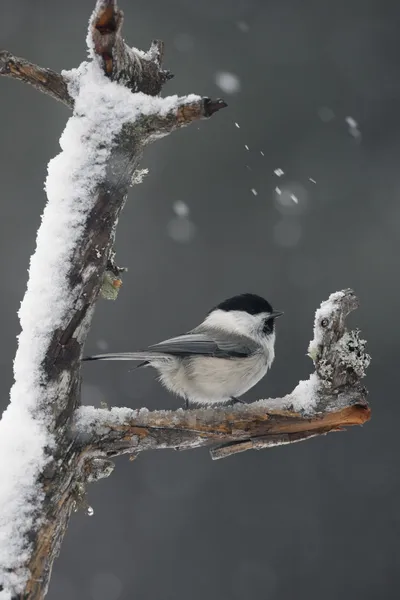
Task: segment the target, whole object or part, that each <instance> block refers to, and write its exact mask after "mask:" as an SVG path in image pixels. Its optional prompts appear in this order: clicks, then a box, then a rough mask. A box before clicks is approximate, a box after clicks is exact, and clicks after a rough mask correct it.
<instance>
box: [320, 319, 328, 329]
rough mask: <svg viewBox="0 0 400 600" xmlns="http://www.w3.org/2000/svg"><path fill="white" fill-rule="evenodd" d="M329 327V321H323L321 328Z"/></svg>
mask: <svg viewBox="0 0 400 600" xmlns="http://www.w3.org/2000/svg"><path fill="white" fill-rule="evenodd" d="M327 325H328V319H322V321H321V327H327Z"/></svg>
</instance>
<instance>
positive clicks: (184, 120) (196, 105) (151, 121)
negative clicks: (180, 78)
mask: <svg viewBox="0 0 400 600" xmlns="http://www.w3.org/2000/svg"><path fill="white" fill-rule="evenodd" d="M177 105H178V106H177V107H174V108H173V109H172V110H170V111H168V112H167V113H166V114H163V115H161V114H159V113H157V114H153V115H150V116H148V117H143V118H142V120H141V126H142V128H143V135H144V136H148V139H149V141H153V140H154V139H158V138H159V137H160V135H167V134H168V133H171V132H172V131H175V130H176V129H180V128H181V127H186V125H190V123H193V122H194V121H198V120H199V119H208V118H210V117H211V116H212V115H213V114H214V113H216V112H218V111H219V110H221V109H223V108H226V106H228V105H227V104H226V102H225V101H224V100H221V99H220V98H219V99H217V100H211V99H210V98H199V97H197V96H193V95H191V96H184V97H183V98H179V99H178V100H177Z"/></svg>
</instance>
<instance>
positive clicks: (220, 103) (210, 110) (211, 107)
mask: <svg viewBox="0 0 400 600" xmlns="http://www.w3.org/2000/svg"><path fill="white" fill-rule="evenodd" d="M227 106H228V104H227V103H226V102H225V100H222V98H217V100H211V98H204V113H205V116H206V117H211V116H212V115H213V114H214V113H216V112H218V111H219V110H221V109H222V108H226V107H227Z"/></svg>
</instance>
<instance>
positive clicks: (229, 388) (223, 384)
mask: <svg viewBox="0 0 400 600" xmlns="http://www.w3.org/2000/svg"><path fill="white" fill-rule="evenodd" d="M281 315H283V313H282V312H280V311H277V310H273V309H272V306H271V305H270V303H269V302H267V300H264V298H261V296H257V295H256V294H240V295H239V296H233V297H232V298H228V299H227V300H224V302H221V303H220V304H218V305H217V306H216V307H215V308H213V309H212V310H210V312H209V313H208V315H207V316H206V318H205V319H204V321H203V322H202V323H200V325H198V326H197V327H195V328H194V329H192V330H191V331H188V332H187V333H185V334H183V335H179V336H178V337H174V338H171V339H168V340H165V341H163V342H159V343H158V344H154V345H152V346H149V347H148V349H147V350H143V351H140V352H120V353H115V354H97V355H95V356H88V357H86V358H83V359H82V360H84V361H87V360H137V361H141V362H140V364H139V365H138V367H145V366H146V367H147V366H150V367H154V368H155V369H156V370H157V371H158V373H159V380H160V381H161V383H162V384H163V385H164V386H165V387H166V388H167V389H168V390H169V391H170V392H173V393H175V394H176V395H177V396H180V397H181V398H183V399H184V401H185V407H186V408H188V407H189V404H191V403H192V402H194V403H196V404H205V405H213V404H235V403H236V402H241V403H244V402H243V400H240V397H241V396H242V395H243V394H244V393H245V392H247V391H248V390H249V389H250V388H252V387H253V386H254V385H255V384H256V383H257V382H258V381H260V379H261V378H262V377H264V375H265V374H266V373H267V371H268V369H269V368H270V366H271V365H272V362H273V360H274V357H275V350H274V346H275V319H276V318H277V317H280V316H281Z"/></svg>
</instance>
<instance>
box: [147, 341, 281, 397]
mask: <svg viewBox="0 0 400 600" xmlns="http://www.w3.org/2000/svg"><path fill="white" fill-rule="evenodd" d="M269 358H270V359H271V357H269ZM272 359H273V357H272ZM271 362H272V360H267V357H266V355H265V354H264V353H260V354H256V355H253V356H250V357H248V358H243V359H239V360H235V359H222V358H213V357H203V356H196V357H193V358H186V359H183V360H180V359H176V358H174V359H172V360H171V361H168V364H165V363H164V365H163V366H162V367H160V366H156V365H154V366H156V368H157V369H158V370H159V373H160V380H161V382H162V383H163V384H164V385H165V386H166V387H167V388H168V389H169V390H170V391H171V392H174V393H175V394H177V395H178V396H181V397H184V398H187V399H188V400H189V401H190V400H191V401H193V402H198V403H201V404H209V403H214V402H226V401H228V400H230V399H231V398H232V397H234V398H238V397H240V396H242V395H243V394H244V393H245V392H247V391H248V390H249V389H250V388H252V387H253V386H254V385H255V384H256V383H257V382H258V381H260V379H262V377H264V375H265V374H266V372H267V371H268V368H269V366H270V364H271Z"/></svg>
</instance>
